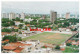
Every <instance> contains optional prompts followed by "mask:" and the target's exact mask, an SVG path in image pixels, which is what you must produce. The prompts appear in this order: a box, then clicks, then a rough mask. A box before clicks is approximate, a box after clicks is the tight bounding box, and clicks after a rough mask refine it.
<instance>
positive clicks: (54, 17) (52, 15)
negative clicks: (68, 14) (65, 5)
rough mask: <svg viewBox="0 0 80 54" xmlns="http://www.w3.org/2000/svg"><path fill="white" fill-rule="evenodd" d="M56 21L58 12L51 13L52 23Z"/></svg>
mask: <svg viewBox="0 0 80 54" xmlns="http://www.w3.org/2000/svg"><path fill="white" fill-rule="evenodd" d="M56 19H57V12H54V11H50V21H51V22H52V23H54V21H55V20H56Z"/></svg>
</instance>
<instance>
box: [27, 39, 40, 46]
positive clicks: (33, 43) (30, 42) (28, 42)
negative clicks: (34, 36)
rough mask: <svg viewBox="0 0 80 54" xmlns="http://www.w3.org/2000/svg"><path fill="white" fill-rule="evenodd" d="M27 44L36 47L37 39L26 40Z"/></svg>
mask: <svg viewBox="0 0 80 54" xmlns="http://www.w3.org/2000/svg"><path fill="white" fill-rule="evenodd" d="M26 43H27V44H32V45H33V47H36V46H37V45H38V44H40V41H39V40H30V41H26Z"/></svg>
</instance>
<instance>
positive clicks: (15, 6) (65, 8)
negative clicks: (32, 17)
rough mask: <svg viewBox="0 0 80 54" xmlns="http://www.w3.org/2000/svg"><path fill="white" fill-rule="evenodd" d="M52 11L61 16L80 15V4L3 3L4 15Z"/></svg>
mask: <svg viewBox="0 0 80 54" xmlns="http://www.w3.org/2000/svg"><path fill="white" fill-rule="evenodd" d="M50 10H53V11H56V12H57V13H59V14H65V13H66V12H70V13H71V14H75V13H79V2H74V1H72V2H70V1H67V2H66V1H63V2H61V1H60V2H59V1H52V2H51V1H42V2H41V1H34V2H32V1H31V2H30V1H28V2H27V1H26V2H25V1H23V2H22V1H21V2H19V1H14V2H13V1H10V2H9V1H6V2H2V13H10V12H14V13H22V12H24V13H31V14H50Z"/></svg>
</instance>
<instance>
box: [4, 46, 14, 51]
mask: <svg viewBox="0 0 80 54" xmlns="http://www.w3.org/2000/svg"><path fill="white" fill-rule="evenodd" d="M3 49H8V50H14V49H16V47H14V46H3Z"/></svg>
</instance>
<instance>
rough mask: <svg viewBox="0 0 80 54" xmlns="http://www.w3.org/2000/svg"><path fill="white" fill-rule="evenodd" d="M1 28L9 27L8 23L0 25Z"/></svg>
mask: <svg viewBox="0 0 80 54" xmlns="http://www.w3.org/2000/svg"><path fill="white" fill-rule="evenodd" d="M2 26H3V27H8V26H10V24H9V23H2Z"/></svg>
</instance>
